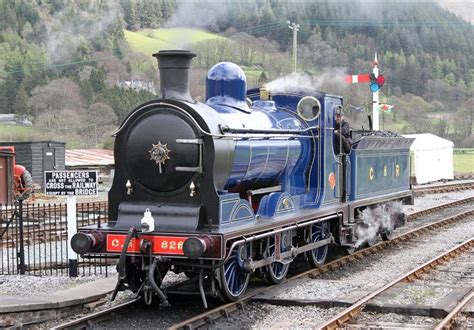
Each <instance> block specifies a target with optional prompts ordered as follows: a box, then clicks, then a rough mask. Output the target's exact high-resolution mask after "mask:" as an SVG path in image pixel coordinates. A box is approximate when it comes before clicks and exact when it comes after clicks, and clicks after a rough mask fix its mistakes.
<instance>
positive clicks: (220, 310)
mask: <svg viewBox="0 0 474 330" xmlns="http://www.w3.org/2000/svg"><path fill="white" fill-rule="evenodd" d="M469 200H470V201H472V199H469ZM450 204H455V205H456V206H459V205H460V204H457V203H450ZM445 207H446V206H445V205H442V206H439V207H434V208H431V209H429V210H431V212H436V211H437V210H440V209H443V208H445ZM423 212H428V210H425V211H423ZM425 214H426V213H425ZM472 215H474V210H469V211H467V212H462V213H459V214H457V215H455V216H451V217H448V218H445V219H442V220H439V221H436V222H434V223H431V224H426V225H423V226H422V227H420V228H417V229H414V230H411V231H409V232H407V233H404V234H402V235H399V236H397V237H394V238H393V239H392V240H390V241H383V242H380V243H378V244H376V245H374V246H372V247H369V248H366V249H363V250H360V251H358V252H356V253H354V254H352V255H349V256H345V257H342V258H339V259H336V260H334V261H332V262H330V263H327V264H325V265H323V266H322V267H321V268H316V269H311V270H308V271H305V272H303V273H300V274H298V275H295V276H293V277H291V278H288V279H286V280H285V281H284V282H283V283H281V284H280V285H279V286H289V285H291V284H292V283H294V282H296V281H297V280H299V279H302V278H305V277H309V278H316V277H317V276H318V275H320V274H323V273H327V272H329V271H333V270H336V269H339V268H342V267H343V266H345V265H347V264H349V263H351V262H354V261H356V260H359V259H362V258H364V257H367V256H369V255H372V254H374V253H377V252H379V251H381V250H384V249H386V248H388V247H390V246H394V245H398V244H400V243H402V242H406V241H408V240H410V239H412V238H416V237H418V236H420V235H421V234H423V233H426V232H429V231H432V230H435V229H437V228H440V227H442V226H445V225H449V224H452V223H455V222H457V221H461V220H463V219H465V218H466V217H469V216H472ZM415 216H419V215H418V214H415ZM470 244H472V242H471V243H470ZM275 287H276V286H270V287H263V288H258V289H256V290H254V291H252V292H249V293H248V294H247V295H246V296H245V297H243V298H242V299H241V300H239V301H237V302H234V303H228V304H225V305H222V306H219V307H216V308H214V309H211V310H209V311H206V312H204V313H202V314H200V315H197V316H194V317H192V318H190V319H187V320H185V321H182V322H180V323H177V324H175V325H173V326H172V327H171V329H184V328H185V329H191V328H197V327H202V326H207V325H209V324H212V323H213V322H215V321H216V320H217V319H219V318H221V317H223V316H225V317H228V316H229V315H231V314H232V313H234V312H235V311H238V310H241V309H243V308H244V307H245V306H246V305H247V304H249V303H251V302H252V301H253V300H254V298H255V297H256V296H257V295H260V294H262V293H264V292H266V291H270V290H273V289H274V288H275Z"/></svg>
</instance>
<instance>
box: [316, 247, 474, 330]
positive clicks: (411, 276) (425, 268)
mask: <svg viewBox="0 0 474 330" xmlns="http://www.w3.org/2000/svg"><path fill="white" fill-rule="evenodd" d="M473 247H474V239H473V238H471V239H469V240H467V241H465V242H463V243H461V244H459V245H457V246H455V247H454V248H452V249H450V250H449V251H447V252H444V253H442V254H440V255H438V256H437V257H435V258H433V259H431V260H429V261H428V262H426V263H425V264H423V265H421V266H419V267H416V268H415V269H414V270H412V271H410V272H408V273H406V274H404V275H402V276H400V277H399V278H397V279H395V280H393V281H392V282H390V283H388V284H386V285H385V286H383V287H382V288H380V289H378V290H376V291H374V292H372V293H371V294H369V295H367V296H366V297H365V298H363V299H361V300H359V301H358V302H356V303H355V304H353V305H352V306H350V307H349V308H347V309H345V310H344V311H343V312H341V313H340V314H338V315H336V316H335V317H334V318H332V319H331V320H329V321H327V322H326V323H325V324H323V325H322V326H321V329H324V330H331V329H337V328H341V327H343V326H344V325H346V324H348V322H349V321H351V320H352V319H354V318H356V316H357V315H358V314H359V313H361V312H362V311H363V310H364V308H365V306H366V305H367V304H368V303H369V302H370V301H371V300H373V299H374V298H376V297H378V296H380V295H381V294H382V293H384V292H386V291H387V290H389V289H390V288H392V287H394V286H395V285H396V284H399V283H402V282H411V281H413V280H415V279H418V278H420V277H421V275H422V274H424V273H426V272H429V271H431V270H432V269H434V268H436V267H437V266H439V265H440V264H442V263H445V262H447V261H448V260H450V259H452V258H454V257H456V256H457V255H459V254H461V253H464V252H466V251H468V250H470V249H472V248H473ZM472 296H473V292H472V291H471V293H470V294H468V295H467V296H466V297H465V299H463V301H462V302H461V303H460V304H458V305H457V306H456V307H455V308H454V309H453V311H452V312H451V313H450V314H449V315H448V316H447V317H446V318H445V319H443V321H442V322H441V323H440V324H439V325H438V326H437V327H436V329H443V328H444V327H445V326H448V325H449V324H450V322H451V321H452V319H453V318H454V316H455V315H456V314H457V313H458V312H459V311H460V310H461V308H462V307H463V306H464V305H466V304H467V303H468V302H469V301H470V299H471V298H472Z"/></svg>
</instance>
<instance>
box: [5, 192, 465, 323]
mask: <svg viewBox="0 0 474 330" xmlns="http://www.w3.org/2000/svg"><path fill="white" fill-rule="evenodd" d="M473 194H474V192H473V191H472V190H469V191H460V192H451V193H445V194H433V195H425V196H421V197H417V198H416V199H415V205H413V206H405V207H404V210H405V212H406V213H408V214H410V213H413V212H417V211H419V210H422V209H425V208H429V207H433V206H436V205H439V204H444V203H448V202H451V201H455V200H458V199H461V198H466V197H470V196H473ZM473 230H474V228H472V226H471V227H470V226H464V227H463V228H459V227H455V228H451V229H447V230H443V232H442V233H440V234H438V235H436V240H435V239H433V237H432V236H430V237H426V238H423V237H422V238H421V239H420V242H419V243H418V244H422V245H426V244H428V243H432V242H433V241H436V242H435V245H434V246H433V247H430V248H428V247H427V248H423V249H420V248H419V247H418V248H416V247H415V248H414V249H410V251H407V252H406V253H403V252H402V254H399V255H397V256H394V257H393V258H390V256H388V257H386V258H383V259H384V260H386V262H385V263H384V264H383V265H378V266H376V265H373V264H371V263H370V262H368V263H367V264H364V265H363V264H361V265H360V267H358V268H361V269H360V270H357V271H356V272H355V273H354V274H351V275H350V276H349V275H347V274H346V275H345V276H344V274H339V278H338V281H342V282H344V280H345V279H346V280H349V279H350V290H349V289H347V283H346V284H345V285H346V286H342V285H341V284H340V283H337V282H336V281H332V282H331V281H327V280H326V281H323V282H321V281H314V283H318V284H317V286H316V287H309V286H308V287H303V286H302V288H300V289H297V290H298V291H296V292H298V293H297V294H293V296H294V297H298V298H303V296H304V295H305V294H306V293H307V292H308V291H311V292H326V293H327V295H328V296H327V297H331V298H332V297H337V292H346V293H347V292H349V291H351V292H354V291H359V290H361V289H362V288H366V289H367V290H369V289H370V290H371V289H373V287H374V286H377V285H379V286H380V285H382V284H383V283H386V281H387V280H388V279H390V278H391V277H393V276H395V275H393V274H394V273H395V274H398V273H399V272H402V270H401V269H405V268H406V267H411V266H412V265H413V264H415V263H420V262H423V261H424V260H425V258H426V255H425V252H428V251H430V250H433V255H434V254H436V252H437V251H441V250H442V249H443V248H444V247H446V246H447V245H449V244H450V238H452V237H459V238H458V241H461V240H462V237H472V236H473V234H474V232H473ZM451 244H452V243H451ZM400 260H403V263H401V262H400ZM114 268H115V267H111V269H110V273H109V274H111V275H110V276H116V275H115V274H116V272H115V269H114ZM381 269H383V272H380V270H381ZM353 271H354V270H353ZM330 277H331V279H332V280H334V279H335V278H337V275H335V274H334V273H332V274H331V276H330ZM98 278H99V276H87V277H78V278H69V277H67V276H19V275H0V297H1V296H2V295H18V296H37V295H43V294H47V293H50V292H56V291H59V290H64V289H68V288H71V287H74V286H76V285H79V284H81V283H84V282H89V281H93V280H96V279H98ZM369 278H370V280H369ZM182 279H183V275H176V274H174V273H171V272H170V273H169V274H168V275H167V276H166V277H165V280H164V284H165V285H169V284H172V283H175V282H176V281H180V280H182ZM342 282H341V283H342ZM323 283H324V284H323ZM288 294H289V295H290V296H291V295H292V293H288ZM312 298H314V294H313V295H312ZM122 299H125V300H126V299H129V296H127V294H126V293H122V292H121V293H119V299H117V300H118V301H122ZM340 310H342V309H340V308H332V309H321V308H316V307H304V308H299V307H281V306H280V307H276V306H271V305H266V304H262V303H255V304H252V305H250V306H248V307H246V309H245V312H243V313H240V314H239V315H238V316H236V318H237V319H238V320H232V319H230V320H227V321H226V320H223V321H222V322H220V323H217V324H216V325H215V327H216V328H219V327H222V326H227V327H228V326H232V327H259V328H262V327H264V328H267V327H273V326H277V327H290V326H291V327H314V326H315V324H314V320H324V319H328V318H329V317H330V316H331V315H335V314H337V313H338V312H339V311H340Z"/></svg>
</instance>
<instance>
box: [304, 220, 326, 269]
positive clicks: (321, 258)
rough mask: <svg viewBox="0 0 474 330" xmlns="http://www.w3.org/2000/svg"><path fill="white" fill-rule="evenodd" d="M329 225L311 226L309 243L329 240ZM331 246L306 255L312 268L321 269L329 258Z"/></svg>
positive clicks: (322, 247) (311, 251) (316, 224)
mask: <svg viewBox="0 0 474 330" xmlns="http://www.w3.org/2000/svg"><path fill="white" fill-rule="evenodd" d="M329 235H330V233H329V224H328V222H327V221H324V222H319V223H315V224H313V225H311V227H310V230H309V240H308V241H309V242H310V243H315V242H318V241H321V240H323V239H326V238H329ZM328 249H329V245H324V246H321V247H318V248H315V249H313V250H310V251H308V252H306V253H305V255H306V258H307V259H308V262H309V264H310V266H311V267H312V268H315V267H321V266H322V265H323V264H324V262H325V261H326V257H327V256H328Z"/></svg>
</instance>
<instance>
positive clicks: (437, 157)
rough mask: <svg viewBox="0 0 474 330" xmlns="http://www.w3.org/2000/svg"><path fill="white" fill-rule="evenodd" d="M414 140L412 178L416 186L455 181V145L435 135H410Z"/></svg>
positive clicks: (411, 154) (411, 158) (407, 136)
mask: <svg viewBox="0 0 474 330" xmlns="http://www.w3.org/2000/svg"><path fill="white" fill-rule="evenodd" d="M403 136H404V137H406V138H414V139H415V141H414V142H413V144H412V145H411V147H410V162H411V176H412V179H413V182H414V183H416V184H423V183H428V182H434V181H440V180H452V179H454V168H453V149H454V143H453V142H451V141H449V140H446V139H443V138H440V137H439V136H436V135H434V134H430V133H425V134H408V135H403Z"/></svg>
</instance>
